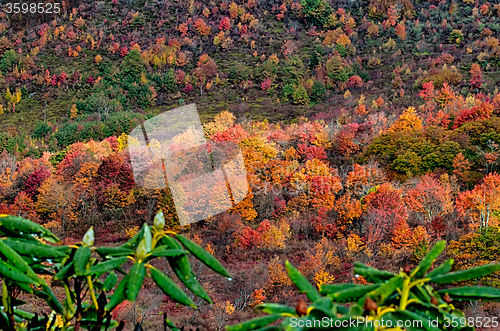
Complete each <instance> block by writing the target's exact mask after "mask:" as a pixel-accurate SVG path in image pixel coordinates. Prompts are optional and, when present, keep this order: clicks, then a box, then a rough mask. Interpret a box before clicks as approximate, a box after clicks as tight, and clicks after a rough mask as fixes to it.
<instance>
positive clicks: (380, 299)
mask: <svg viewBox="0 0 500 331" xmlns="http://www.w3.org/2000/svg"><path fill="white" fill-rule="evenodd" d="M402 284H403V279H402V278H401V276H394V277H392V278H391V279H390V280H388V281H387V283H384V284H379V287H378V288H377V289H375V290H373V291H371V292H370V293H368V294H367V296H369V297H371V298H372V299H373V300H375V301H376V302H377V304H379V305H382V304H383V303H384V301H385V300H386V299H387V298H388V297H389V296H391V295H392V294H393V293H394V292H396V289H398V288H401V286H402ZM359 300H362V299H359ZM358 304H359V302H358Z"/></svg>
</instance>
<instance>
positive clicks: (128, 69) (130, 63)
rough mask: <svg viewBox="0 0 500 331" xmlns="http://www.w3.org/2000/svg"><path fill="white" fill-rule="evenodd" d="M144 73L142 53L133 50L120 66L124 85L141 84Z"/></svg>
mask: <svg viewBox="0 0 500 331" xmlns="http://www.w3.org/2000/svg"><path fill="white" fill-rule="evenodd" d="M143 72H144V65H143V63H142V59H141V53H139V51H138V50H136V49H133V50H131V51H130V52H128V54H127V55H125V57H124V58H123V61H122V63H121V64H120V78H121V80H122V84H123V85H128V84H132V83H139V82H140V79H141V74H142V73H143Z"/></svg>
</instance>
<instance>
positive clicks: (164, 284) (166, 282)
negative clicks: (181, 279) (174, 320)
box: [151, 268, 196, 309]
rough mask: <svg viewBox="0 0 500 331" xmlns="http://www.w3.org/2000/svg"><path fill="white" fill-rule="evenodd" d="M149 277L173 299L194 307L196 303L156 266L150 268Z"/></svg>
mask: <svg viewBox="0 0 500 331" xmlns="http://www.w3.org/2000/svg"><path fill="white" fill-rule="evenodd" d="M151 277H152V278H153V280H154V281H155V283H156V284H157V285H158V287H159V288H160V289H161V290H162V291H163V293H165V295H167V296H168V297H170V298H172V299H173V300H175V301H177V302H179V303H180V304H183V305H186V306H191V307H193V308H195V309H196V305H195V304H194V302H193V300H191V298H190V297H189V296H188V295H187V294H186V293H185V292H184V291H183V290H181V288H180V287H179V286H177V284H176V283H175V282H174V281H173V280H172V279H170V278H169V277H168V276H167V275H165V274H164V273H162V272H161V271H160V270H158V269H156V268H151Z"/></svg>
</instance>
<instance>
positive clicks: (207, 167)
mask: <svg viewBox="0 0 500 331" xmlns="http://www.w3.org/2000/svg"><path fill="white" fill-rule="evenodd" d="M128 150H129V154H130V161H131V165H132V170H133V174H134V178H135V181H136V184H137V185H138V186H141V187H144V188H150V189H170V192H171V194H172V199H173V201H174V205H175V208H176V211H177V214H178V217H179V220H180V224H181V225H187V224H191V223H194V222H197V221H201V220H204V219H206V218H209V217H211V216H214V215H217V214H220V213H222V212H224V211H227V210H229V209H231V208H232V207H234V206H236V204H238V203H239V202H241V201H242V200H243V199H244V198H245V196H246V195H247V194H248V180H247V173H246V170H245V163H244V160H243V154H242V153H241V149H240V147H239V146H238V144H236V143H233V142H225V141H222V142H219V141H211V140H208V139H206V138H205V135H204V133H203V128H202V126H201V122H200V117H199V115H198V111H197V109H196V105H195V104H190V105H187V106H183V107H180V108H176V109H174V110H171V111H168V112H165V113H162V114H160V115H158V116H155V117H153V118H151V119H149V120H147V121H145V122H144V123H142V124H141V125H140V126H137V127H136V128H135V129H134V130H132V132H131V133H130V135H129V139H128Z"/></svg>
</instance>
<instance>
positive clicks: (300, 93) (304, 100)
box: [292, 85, 309, 105]
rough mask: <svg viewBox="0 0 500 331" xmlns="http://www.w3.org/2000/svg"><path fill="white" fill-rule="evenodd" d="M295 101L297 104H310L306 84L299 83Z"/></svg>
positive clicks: (295, 92) (294, 97)
mask: <svg viewBox="0 0 500 331" xmlns="http://www.w3.org/2000/svg"><path fill="white" fill-rule="evenodd" d="M292 98H293V103H294V104H296V105H307V104H309V95H308V94H307V90H306V88H305V87H304V86H302V85H299V86H298V87H297V88H296V89H295V91H294V92H293V96H292Z"/></svg>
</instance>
